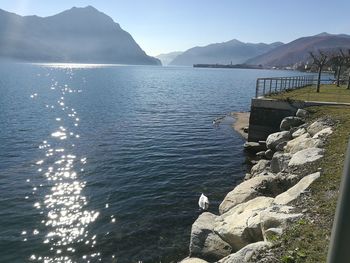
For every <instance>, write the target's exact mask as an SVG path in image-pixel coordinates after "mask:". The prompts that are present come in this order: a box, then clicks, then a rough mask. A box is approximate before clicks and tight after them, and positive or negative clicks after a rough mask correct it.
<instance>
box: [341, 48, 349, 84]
mask: <svg viewBox="0 0 350 263" xmlns="http://www.w3.org/2000/svg"><path fill="white" fill-rule="evenodd" d="M341 53H342V56H343V57H344V66H345V67H347V68H348V83H347V87H346V88H347V89H350V49H348V52H347V53H345V54H344V52H343V51H342V50H341Z"/></svg>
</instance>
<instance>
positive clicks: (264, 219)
mask: <svg viewBox="0 0 350 263" xmlns="http://www.w3.org/2000/svg"><path fill="white" fill-rule="evenodd" d="M293 210H294V208H293V207H291V206H281V205H274V206H270V207H268V208H267V209H265V210H264V211H262V212H261V213H260V220H261V228H262V232H263V233H264V232H266V230H267V229H270V228H281V229H283V230H284V229H286V228H287V226H288V225H289V224H290V223H291V222H295V221H296V220H298V219H299V218H301V217H302V216H303V214H301V213H293Z"/></svg>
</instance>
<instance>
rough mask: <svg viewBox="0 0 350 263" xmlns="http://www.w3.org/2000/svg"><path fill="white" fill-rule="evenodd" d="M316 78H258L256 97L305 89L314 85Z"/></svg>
mask: <svg viewBox="0 0 350 263" xmlns="http://www.w3.org/2000/svg"><path fill="white" fill-rule="evenodd" d="M313 82H314V76H295V77H278V78H258V79H257V80H256V91H255V97H256V98H258V97H263V96H267V95H270V94H274V93H280V92H283V91H288V90H293V89H298V88H303V87H306V86H310V85H312V84H313Z"/></svg>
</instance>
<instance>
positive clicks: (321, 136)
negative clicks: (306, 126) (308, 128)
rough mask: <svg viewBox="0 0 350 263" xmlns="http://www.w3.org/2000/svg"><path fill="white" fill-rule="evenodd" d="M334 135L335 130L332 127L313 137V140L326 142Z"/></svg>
mask: <svg viewBox="0 0 350 263" xmlns="http://www.w3.org/2000/svg"><path fill="white" fill-rule="evenodd" d="M332 133H333V130H332V128H331V127H327V128H325V129H323V130H321V131H319V132H318V133H316V134H315V135H314V136H312V138H313V139H321V140H326V139H327V138H328V136H329V135H331V134H332Z"/></svg>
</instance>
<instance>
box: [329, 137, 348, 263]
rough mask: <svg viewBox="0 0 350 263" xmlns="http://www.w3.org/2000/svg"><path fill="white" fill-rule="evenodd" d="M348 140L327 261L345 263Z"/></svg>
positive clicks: (346, 252)
mask: <svg viewBox="0 0 350 263" xmlns="http://www.w3.org/2000/svg"><path fill="white" fill-rule="evenodd" d="M349 173H350V142H349V143H348V150H347V154H346V158H345V163H344V170H343V178H342V181H341V184H340V193H339V197H338V203H337V210H336V214H335V219H334V223H333V230H332V236H331V243H330V246H329V250H328V260H327V263H347V262H349V260H350V249H349V244H350V224H349V222H350V177H349V176H350V174H349Z"/></svg>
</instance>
